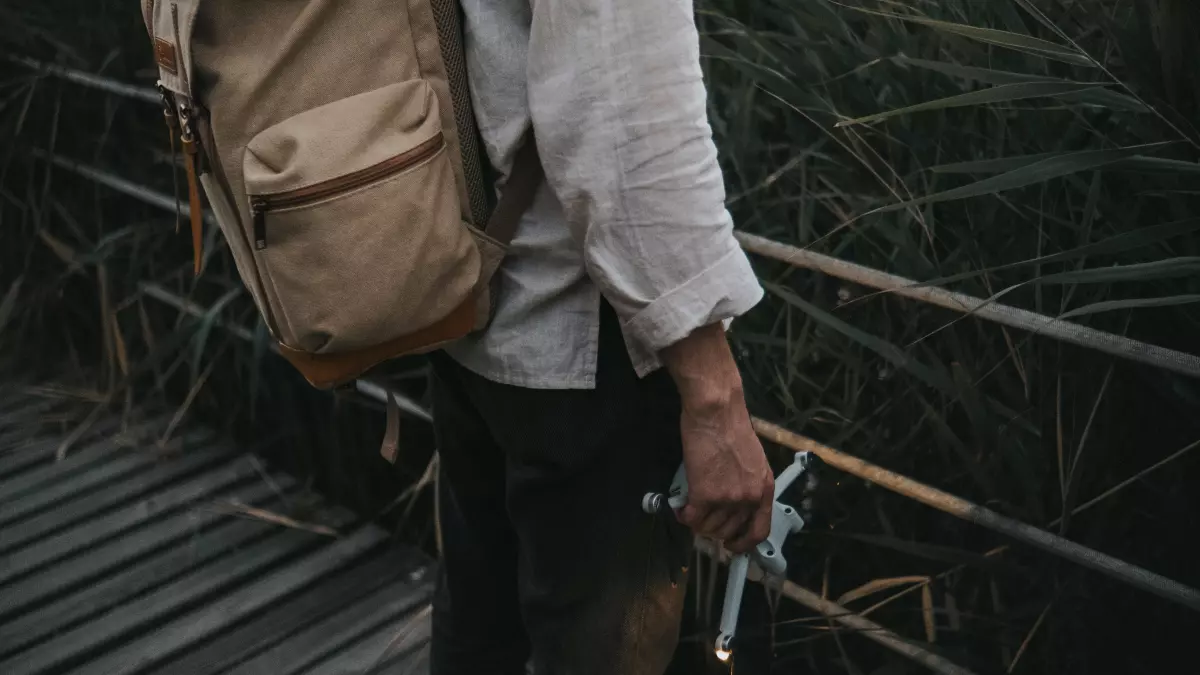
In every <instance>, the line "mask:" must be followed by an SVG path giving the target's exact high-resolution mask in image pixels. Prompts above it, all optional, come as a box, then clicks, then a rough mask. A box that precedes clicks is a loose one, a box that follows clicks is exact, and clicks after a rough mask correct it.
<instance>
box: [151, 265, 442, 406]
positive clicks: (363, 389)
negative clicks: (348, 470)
mask: <svg viewBox="0 0 1200 675" xmlns="http://www.w3.org/2000/svg"><path fill="white" fill-rule="evenodd" d="M138 290H140V291H141V292H142V294H143V295H145V296H147V297H150V298H154V299H155V300H158V301H159V302H161V303H163V304H166V305H169V306H170V307H173V308H175V309H176V310H178V311H179V312H181V313H183V314H187V315H188V316H191V317H195V318H197V319H198V318H202V317H204V316H207V314H208V310H207V308H205V307H204V306H203V305H200V304H199V303H196V302H192V301H191V300H188V299H187V298H183V297H180V296H178V295H176V294H175V293H172V292H171V291H169V290H167V289H165V288H163V287H162V286H160V285H159V284H155V283H150V282H142V283H140V284H138ZM214 323H215V324H216V325H218V326H220V327H221V328H224V329H225V330H227V331H229V332H230V333H231V334H232V335H233V336H234V337H237V338H240V339H242V340H245V341H247V342H253V341H254V333H253V332H252V331H250V330H249V329H248V328H246V327H244V326H239V325H237V324H235V323H232V322H229V321H225V320H224V319H221V318H220V317H217V318H216V320H215V322H214ZM270 349H271V351H273V352H275V353H276V354H278V353H279V346H278V345H276V344H275V343H274V342H272V343H270ZM354 386H355V388H356V389H357V390H358V391H359V393H361V394H363V395H364V396H367V397H368V398H372V399H374V400H376V401H379V402H380V403H383V404H385V405H386V404H387V395H388V393H389V390H388V389H385V388H384V387H383V386H382V385H380V384H378V383H376V382H373V381H371V380H370V379H365V380H356V381H355V383H354ZM391 394H392V399H393V400H394V401H395V402H396V405H397V407H399V408H400V410H403V411H404V412H406V413H408V414H409V415H412V416H413V417H416V418H417V419H420V420H424V421H426V422H432V421H433V415H432V414H431V413H430V412H429V411H428V410H426V409H425V407H424V406H422V405H421V404H420V403H417V402H416V401H414V400H412V399H411V398H409V397H408V396H405V395H404V394H403V393H401V392H398V391H394V390H393V391H391Z"/></svg>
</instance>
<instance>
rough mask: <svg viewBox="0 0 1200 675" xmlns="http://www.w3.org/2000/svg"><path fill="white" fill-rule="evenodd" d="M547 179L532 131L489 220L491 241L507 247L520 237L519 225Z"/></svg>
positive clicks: (520, 149)
mask: <svg viewBox="0 0 1200 675" xmlns="http://www.w3.org/2000/svg"><path fill="white" fill-rule="evenodd" d="M544 177H545V173H544V172H543V170H542V160H541V158H539V157H538V152H537V143H536V142H535V141H534V138H533V130H532V129H531V130H529V132H528V133H527V134H526V135H525V141H524V142H523V143H522V144H521V147H520V148H519V149H518V150H517V154H516V156H515V157H514V158H513V165H512V170H511V171H510V172H509V174H508V181H507V183H506V184H505V186H504V189H503V190H501V192H500V200H499V201H498V202H497V203H496V208H495V209H493V210H492V216H491V218H488V223H487V229H486V230H485V231H486V232H487V235H488V236H489V237H491V238H493V239H495V240H496V241H498V242H500V243H501V244H504V245H505V246H507V245H508V244H509V243H510V242H512V238H513V235H515V234H516V233H517V224H518V223H520V222H521V216H522V215H524V213H525V212H526V211H527V210H529V207H530V206H531V205H532V204H533V198H534V195H536V194H537V189H538V187H539V186H540V185H541V184H542V179H543V178H544Z"/></svg>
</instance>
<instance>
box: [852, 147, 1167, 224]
mask: <svg viewBox="0 0 1200 675" xmlns="http://www.w3.org/2000/svg"><path fill="white" fill-rule="evenodd" d="M1170 143H1171V142H1170V141H1164V142H1160V143H1147V144H1144V145H1135V146H1131V147H1127V148H1114V149H1111V150H1083V151H1080V152H1068V153H1061V154H1057V155H1054V156H1053V157H1047V158H1045V159H1042V160H1039V161H1037V162H1034V163H1032V164H1029V165H1027V166H1023V167H1020V168H1018V169H1014V170H1012V171H1007V172H1005V173H1002V174H1000V175H999V176H993V177H991V178H985V179H983V180H981V181H977V182H974V183H971V184H969V185H964V186H962V187H957V188H954V189H951V190H945V191H943V192H938V193H935V194H932V195H927V196H925V197H919V198H917V199H913V200H909V201H906V202H900V203H897V204H889V205H888V206H883V207H880V208H878V209H875V210H873V211H868V212H867V213H884V212H888V211H899V210H901V209H908V208H911V207H913V206H920V205H922V204H933V203H936V202H947V201H952V200H956V199H968V198H970V197H980V196H983V195H989V194H994V193H997V192H1004V191H1007V190H1016V189H1018V188H1023V187H1028V186H1030V185H1036V184H1038V183H1044V182H1046V181H1048V180H1051V179H1054V178H1060V177H1062V176H1068V175H1070V174H1073V173H1078V172H1080V171H1090V170H1092V169H1096V168H1099V167H1102V166H1107V165H1109V164H1113V163H1115V162H1119V161H1121V160H1124V159H1129V158H1130V157H1135V156H1137V155H1140V154H1142V153H1143V152H1145V151H1146V150H1149V149H1151V148H1161V147H1164V146H1166V145H1169V144H1170Z"/></svg>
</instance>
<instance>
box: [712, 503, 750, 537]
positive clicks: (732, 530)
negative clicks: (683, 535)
mask: <svg viewBox="0 0 1200 675" xmlns="http://www.w3.org/2000/svg"><path fill="white" fill-rule="evenodd" d="M728 514H729V517H728V518H727V519H726V520H725V522H724V523H723V524H722V525H721V526H720V527H719V528H718V529H716V530H713V531H712V532H710V533H709V535H708V536H710V537H712V538H713V539H716V540H717V541H729V540H730V539H735V538H737V537H740V536H742V533H743V532H744V531H745V529H746V525H747V524H748V523H749V522H750V519H751V518H752V517H753V516H754V513H753V512H751V511H748V510H746V509H744V508H737V509H731V510H729V511H728Z"/></svg>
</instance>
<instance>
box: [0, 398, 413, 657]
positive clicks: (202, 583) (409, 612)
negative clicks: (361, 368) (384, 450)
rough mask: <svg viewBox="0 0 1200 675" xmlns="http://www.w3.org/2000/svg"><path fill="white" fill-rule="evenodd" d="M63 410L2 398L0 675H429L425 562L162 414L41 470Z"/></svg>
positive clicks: (102, 425) (92, 434) (51, 460)
mask: <svg viewBox="0 0 1200 675" xmlns="http://www.w3.org/2000/svg"><path fill="white" fill-rule="evenodd" d="M69 405H71V404H68V403H65V402H64V401H63V399H61V398H44V397H38V396H33V395H30V394H29V393H27V392H23V391H21V390H19V389H18V388H16V387H12V386H9V387H7V388H3V387H0V674H3V675H49V674H52V673H79V674H80V675H110V674H112V675H115V674H118V673H120V674H134V673H161V674H164V675H166V674H169V675H189V674H192V675H209V674H212V675H216V674H218V673H221V674H228V675H300V674H312V675H317V674H322V675H352V674H353V675H358V674H363V675H366V674H368V673H370V674H380V675H383V674H388V675H390V674H393V673H395V674H404V673H409V674H413V675H424V673H426V672H427V671H428V665H427V664H428V653H427V652H428V640H429V619H430V609H429V599H430V595H431V593H432V583H433V577H434V573H435V568H434V565H433V561H432V560H430V559H429V558H428V557H427V556H425V555H423V554H422V553H420V552H418V551H415V550H412V549H407V548H404V547H402V546H398V545H395V544H393V543H392V542H390V541H389V536H388V534H387V533H386V532H385V531H384V530H382V529H380V528H379V527H377V526H375V525H373V524H371V523H369V522H362V521H361V519H359V518H358V517H356V516H355V515H354V514H353V513H350V512H348V511H346V510H345V509H341V508H337V507H335V506H332V505H329V504H326V503H323V502H322V501H321V500H320V499H319V498H318V497H315V496H314V495H312V494H311V493H308V492H306V491H305V490H303V489H301V486H299V485H297V484H296V482H295V481H294V480H293V479H291V478H290V477H288V476H286V475H282V474H279V473H276V472H272V471H269V470H268V469H266V468H265V465H264V464H263V463H262V462H261V461H259V460H258V459H257V458H255V457H254V456H253V455H250V454H247V453H244V452H240V451H238V450H237V449H236V448H234V447H232V446H231V445H230V444H229V443H227V442H225V441H223V440H222V439H220V438H218V437H216V436H215V435H214V434H212V433H209V432H207V431H205V430H203V429H195V428H192V427H187V428H182V429H179V430H176V431H174V433H173V434H172V437H171V439H170V440H168V441H167V442H166V443H165V444H164V443H161V442H160V441H161V439H162V437H163V435H164V433H165V432H166V430H167V429H168V425H169V422H170V415H169V414H164V415H160V416H156V415H146V416H144V417H143V418H141V419H137V420H135V421H133V422H128V421H125V422H123V421H122V420H121V419H119V418H117V417H112V418H101V419H99V420H97V421H96V422H95V423H94V424H92V425H91V428H90V430H89V431H88V433H87V434H86V435H84V436H83V437H81V438H80V439H79V440H78V441H77V442H75V443H74V444H73V445H72V446H71V450H70V452H69V453H67V455H66V457H65V458H63V459H62V460H61V461H56V451H57V450H58V448H59V446H60V444H61V443H62V440H63V438H64V437H65V434H64V433H62V431H63V430H64V429H66V430H70V429H71V428H73V426H72V425H65V424H61V423H59V424H57V425H55V424H54V423H53V422H52V421H53V419H54V417H55V415H59V416H62V414H63V413H62V410H61V409H62V408H63V407H64V406H69ZM74 405H75V406H77V407H78V406H79V404H78V403H76V404H74ZM87 408H90V406H87ZM47 421H50V422H51V423H49V424H47V423H46V422H47ZM55 427H57V428H55Z"/></svg>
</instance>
